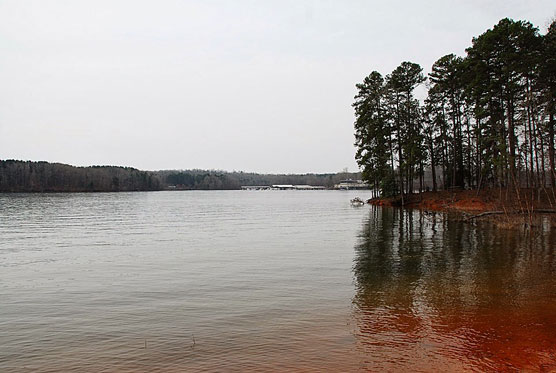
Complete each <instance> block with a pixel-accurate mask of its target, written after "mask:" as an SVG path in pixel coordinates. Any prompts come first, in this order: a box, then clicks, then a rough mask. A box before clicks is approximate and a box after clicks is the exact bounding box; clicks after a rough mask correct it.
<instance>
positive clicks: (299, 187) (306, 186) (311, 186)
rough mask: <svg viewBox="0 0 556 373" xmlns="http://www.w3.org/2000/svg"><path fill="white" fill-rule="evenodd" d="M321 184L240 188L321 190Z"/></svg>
mask: <svg viewBox="0 0 556 373" xmlns="http://www.w3.org/2000/svg"><path fill="white" fill-rule="evenodd" d="M323 189H326V188H325V187H323V186H314V185H290V184H283V185H243V186H242V187H241V190H323Z"/></svg>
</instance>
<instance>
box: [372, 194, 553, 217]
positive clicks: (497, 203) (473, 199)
mask: <svg viewBox="0 0 556 373" xmlns="http://www.w3.org/2000/svg"><path fill="white" fill-rule="evenodd" d="M551 192H552V190H549V191H547V192H543V193H541V194H540V195H539V194H538V193H536V192H532V191H531V190H525V189H524V190H521V191H520V192H519V195H518V194H517V193H516V192H510V191H507V190H498V189H489V190H481V191H476V190H455V191H438V192H423V193H416V194H411V195H406V196H404V197H405V201H404V205H403V206H404V207H408V208H417V209H422V210H431V211H462V212H470V213H480V212H484V211H493V210H503V211H508V212H511V211H523V210H528V209H531V208H553V206H554V205H556V204H555V203H554V199H555V197H554V196H553V195H551ZM368 202H369V203H370V204H372V205H377V206H402V203H401V198H400V197H399V196H398V197H392V198H374V199H370V200H369V201H368Z"/></svg>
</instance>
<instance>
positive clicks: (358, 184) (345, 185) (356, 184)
mask: <svg viewBox="0 0 556 373" xmlns="http://www.w3.org/2000/svg"><path fill="white" fill-rule="evenodd" d="M334 189H339V190H352V189H370V187H369V184H367V183H365V182H363V181H361V180H353V179H347V180H342V181H340V182H339V183H338V184H336V185H334Z"/></svg>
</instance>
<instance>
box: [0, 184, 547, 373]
mask: <svg viewBox="0 0 556 373" xmlns="http://www.w3.org/2000/svg"><path fill="white" fill-rule="evenodd" d="M356 195H359V196H361V197H365V194H364V193H362V192H355V191H214V192H203V191H191V192H188V191H175V192H146V193H143V192H135V193H91V194H81V193H75V194H0V300H1V303H0V304H1V305H0V371H2V372H12V371H13V372H25V371H29V372H58V371H71V370H74V371H80V372H81V371H94V372H100V371H105V372H112V371H118V372H137V371H149V372H152V371H154V372H156V371H159V372H179V371H315V372H317V371H323V370H331V371H385V370H386V371H392V370H394V371H399V370H411V371H433V370H436V371H438V370H444V371H446V370H458V371H499V370H514V369H524V370H528V369H530V370H541V369H545V370H550V369H556V258H555V247H556V230H555V229H554V228H551V227H550V226H546V227H544V228H543V229H542V230H541V231H534V232H527V231H520V230H503V229H500V228H495V227H493V226H492V225H489V224H488V223H474V224H470V223H466V222H463V221H461V220H459V219H454V218H451V217H449V216H447V215H445V214H441V213H424V212H421V211H417V210H414V211H411V210H405V211H404V210H400V209H393V208H380V207H371V206H363V207H352V206H351V205H350V203H349V200H350V199H351V198H353V197H355V196H356Z"/></svg>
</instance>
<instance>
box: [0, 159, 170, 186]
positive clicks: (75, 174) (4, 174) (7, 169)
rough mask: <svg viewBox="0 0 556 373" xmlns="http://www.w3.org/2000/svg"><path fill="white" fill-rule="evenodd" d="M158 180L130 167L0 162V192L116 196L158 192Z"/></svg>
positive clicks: (150, 174)
mask: <svg viewBox="0 0 556 373" xmlns="http://www.w3.org/2000/svg"><path fill="white" fill-rule="evenodd" d="M159 189H161V183H160V180H159V179H158V178H157V177H156V176H154V175H152V173H149V172H146V171H139V170H137V169H135V168H131V167H114V166H92V167H74V166H70V165H67V164H61V163H48V162H31V161H26V162H25V161H16V160H0V192H118V191H135V190H159Z"/></svg>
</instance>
